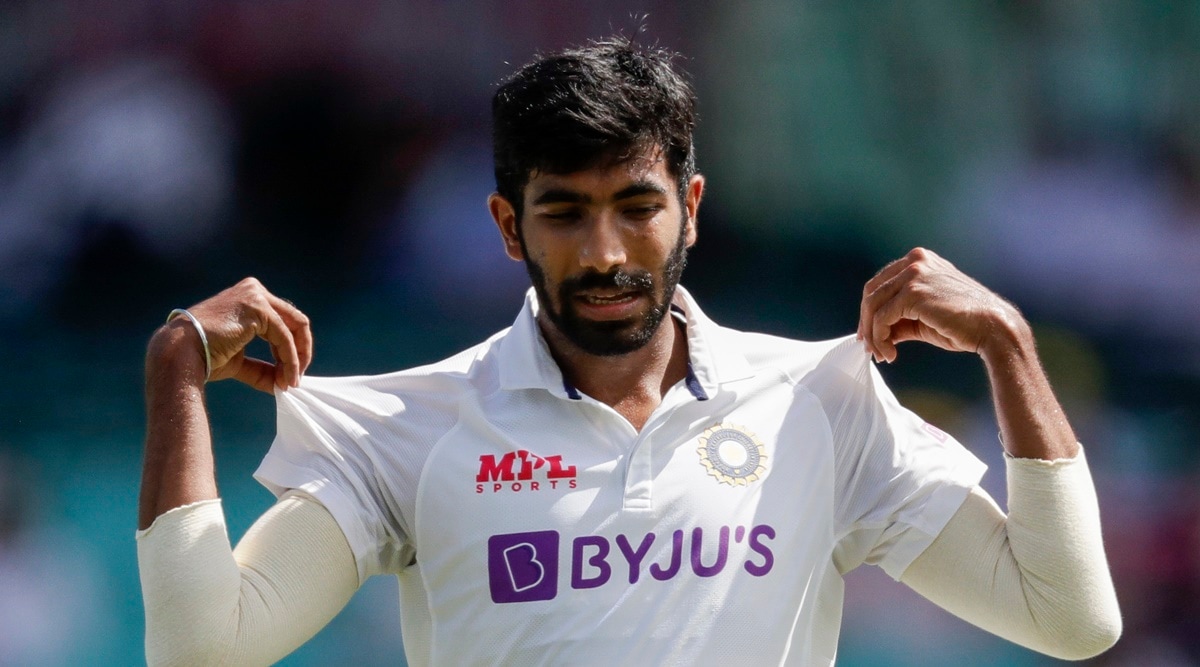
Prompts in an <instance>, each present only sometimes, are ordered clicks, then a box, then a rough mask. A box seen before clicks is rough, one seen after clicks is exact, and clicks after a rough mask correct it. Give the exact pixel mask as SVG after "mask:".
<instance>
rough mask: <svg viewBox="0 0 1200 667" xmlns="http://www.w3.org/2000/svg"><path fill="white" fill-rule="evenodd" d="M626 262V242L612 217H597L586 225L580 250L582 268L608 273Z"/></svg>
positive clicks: (602, 215) (603, 215)
mask: <svg viewBox="0 0 1200 667" xmlns="http://www.w3.org/2000/svg"><path fill="white" fill-rule="evenodd" d="M625 262H626V257H625V241H624V239H623V238H622V236H621V230H620V228H619V227H618V223H617V221H616V220H615V219H614V216H611V215H605V214H600V215H597V216H596V217H595V218H593V219H592V220H591V221H590V223H589V224H587V225H585V230H584V238H583V242H582V243H581V244H580V248H579V264H580V266H582V267H583V268H586V269H593V270H595V271H597V272H598V273H608V272H609V271H611V270H612V269H614V268H616V267H618V266H621V265H622V264H624V263H625Z"/></svg>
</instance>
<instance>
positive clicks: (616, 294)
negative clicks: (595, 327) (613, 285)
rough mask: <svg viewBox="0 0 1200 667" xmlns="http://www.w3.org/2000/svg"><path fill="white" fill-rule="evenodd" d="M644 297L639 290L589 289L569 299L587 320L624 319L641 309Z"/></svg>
mask: <svg viewBox="0 0 1200 667" xmlns="http://www.w3.org/2000/svg"><path fill="white" fill-rule="evenodd" d="M645 298H646V295H645V294H644V293H643V292H641V291H623V290H589V291H587V292H584V293H582V294H576V295H575V296H574V297H572V299H571V301H572V302H573V303H574V304H575V308H576V310H577V311H578V313H579V315H580V316H581V317H585V318H587V319H589V320H624V319H629V318H630V317H633V316H634V315H636V314H637V313H638V311H640V310H641V307H642V302H643V301H644V300H645Z"/></svg>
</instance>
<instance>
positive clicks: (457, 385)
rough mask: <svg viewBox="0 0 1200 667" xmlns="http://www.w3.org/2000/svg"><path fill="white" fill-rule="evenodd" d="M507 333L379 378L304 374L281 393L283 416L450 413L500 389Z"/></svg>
mask: <svg viewBox="0 0 1200 667" xmlns="http://www.w3.org/2000/svg"><path fill="white" fill-rule="evenodd" d="M506 331H507V330H505V331H501V332H499V333H497V334H496V335H494V336H492V337H491V338H489V339H488V340H486V341H483V342H482V343H479V344H477V345H474V346H472V347H469V348H467V349H465V350H463V351H461V352H458V353H457V354H454V355H452V356H450V357H447V358H445V359H442V360H440V361H437V362H434V363H430V364H425V365H422V366H415V367H412V368H407V369H403V370H397V371H392V372H388V373H381V374H377V375H347V376H305V377H304V378H303V379H302V380H301V382H300V386H299V387H295V388H292V389H289V390H288V391H285V392H279V391H277V392H276V395H277V401H278V404H279V408H280V410H281V411H283V412H288V411H296V410H299V411H301V412H307V411H310V410H313V409H316V410H318V411H320V412H324V413H330V412H333V413H341V414H344V415H346V416H347V417H351V418H353V419H355V420H361V419H367V420H370V419H373V418H391V417H395V416H397V415H398V414H401V413H404V412H410V411H412V410H414V409H423V410H422V411H427V410H435V411H436V410H443V411H444V410H445V409H447V408H450V407H452V406H453V405H455V404H456V403H458V402H459V401H460V400H461V399H462V398H463V396H464V394H472V393H474V394H478V393H488V392H490V391H493V390H494V389H495V387H496V386H497V379H496V378H497V369H496V361H495V353H496V348H497V343H498V341H500V340H501V339H502V338H503V336H504V334H505V333H506Z"/></svg>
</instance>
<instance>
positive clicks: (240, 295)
mask: <svg viewBox="0 0 1200 667" xmlns="http://www.w3.org/2000/svg"><path fill="white" fill-rule="evenodd" d="M188 311H189V312H191V314H192V315H193V316H195V317H196V319H197V320H199V321H200V324H201V326H203V327H204V333H205V335H206V336H207V338H208V346H209V354H210V356H211V360H212V369H211V371H212V372H211V376H210V380H223V379H226V378H234V379H236V380H238V381H240V382H244V383H246V384H248V385H250V386H251V387H254V388H255V389H258V390H260V391H264V392H267V393H271V392H272V391H273V389H274V387H280V388H287V387H294V386H296V385H298V384H299V383H300V376H301V375H302V374H303V373H304V371H305V370H307V369H308V365H309V364H310V363H311V362H312V355H313V338H312V329H311V328H310V326H309V320H308V316H306V315H305V314H304V313H302V312H300V309H298V308H296V306H294V305H292V303H291V302H289V301H287V300H286V299H282V298H280V297H278V296H275V295H274V294H272V293H271V292H269V291H268V290H267V288H266V287H264V286H263V284H262V283H261V282H259V281H258V280H257V279H255V278H246V279H245V280H242V281H241V282H239V283H237V284H236V285H234V286H232V287H230V288H228V289H226V290H224V291H222V292H220V293H218V294H217V295H215V296H213V297H210V298H208V299H205V300H204V301H201V302H200V303H198V304H196V305H194V306H192V307H191V308H189V309H188ZM166 326H168V327H170V326H180V327H185V328H190V326H191V325H190V323H189V322H187V321H186V319H185V318H176V319H174V320H172V321H171V322H169V323H168V324H167V325H166ZM189 335H192V336H194V337H195V338H196V342H195V345H196V346H197V347H199V345H200V342H199V336H198V335H196V334H195V332H194V331H193V332H191V333H190V334H189ZM255 337H258V338H262V339H263V340H265V341H267V343H268V344H269V345H270V348H271V356H272V357H273V358H274V362H273V363H272V362H270V361H264V360H261V359H254V358H251V357H247V356H246V346H247V345H249V344H250V341H252V340H254V338H255Z"/></svg>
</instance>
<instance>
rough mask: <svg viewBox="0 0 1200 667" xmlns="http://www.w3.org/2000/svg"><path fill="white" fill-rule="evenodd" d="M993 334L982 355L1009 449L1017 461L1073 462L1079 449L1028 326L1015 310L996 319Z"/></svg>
mask: <svg viewBox="0 0 1200 667" xmlns="http://www.w3.org/2000/svg"><path fill="white" fill-rule="evenodd" d="M991 330H992V335H991V336H989V337H988V338H987V339H986V341H985V343H984V344H983V345H981V347H980V349H979V354H980V356H982V357H983V361H984V366H985V367H986V368H987V374H988V381H989V383H990V384H991V389H992V400H993V403H994V404H995V409H996V421H997V423H998V425H999V427H1000V435H1001V440H1002V441H1003V443H1004V448H1005V450H1006V451H1007V452H1008V453H1009V455H1011V456H1014V457H1016V458H1027V459H1042V460H1045V461H1054V460H1056V459H1069V458H1073V457H1074V456H1075V455H1076V454H1077V453H1078V451H1079V445H1078V442H1077V441H1076V439H1075V433H1074V431H1073V430H1072V429H1071V425H1070V424H1069V423H1068V422H1067V417H1066V415H1065V414H1064V413H1063V409H1062V406H1061V405H1059V403H1058V399H1056V398H1055V397H1054V392H1053V390H1052V389H1051V388H1050V381H1049V380H1048V379H1047V378H1046V373H1045V371H1043V370H1042V366H1041V362H1040V361H1039V360H1038V356H1037V347H1036V344H1035V342H1034V338H1033V333H1032V331H1031V329H1030V327H1029V324H1028V323H1027V322H1026V321H1025V320H1024V318H1022V317H1021V315H1020V313H1019V312H1017V310H1016V308H1013V307H1011V306H1010V307H1008V308H1005V309H1001V310H1000V311H999V312H998V313H997V314H996V315H995V317H994V318H993V320H992V324H991Z"/></svg>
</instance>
